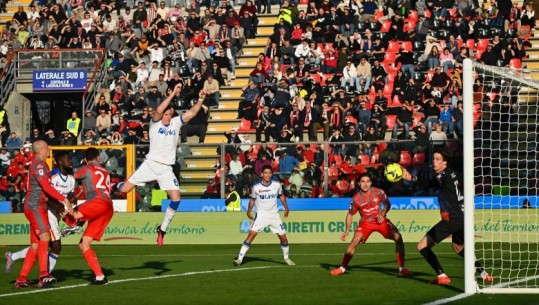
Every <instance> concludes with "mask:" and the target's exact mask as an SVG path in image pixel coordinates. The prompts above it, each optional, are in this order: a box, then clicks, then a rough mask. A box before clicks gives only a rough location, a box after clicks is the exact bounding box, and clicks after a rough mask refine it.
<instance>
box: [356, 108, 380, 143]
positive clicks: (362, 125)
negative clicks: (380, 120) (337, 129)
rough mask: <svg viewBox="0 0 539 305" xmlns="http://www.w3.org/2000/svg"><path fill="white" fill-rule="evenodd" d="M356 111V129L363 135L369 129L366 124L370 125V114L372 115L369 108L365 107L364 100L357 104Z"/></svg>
mask: <svg viewBox="0 0 539 305" xmlns="http://www.w3.org/2000/svg"><path fill="white" fill-rule="evenodd" d="M356 113H357V114H358V121H357V130H358V131H359V132H361V133H362V134H363V135H365V134H367V133H368V130H369V129H370V128H367V126H369V125H370V121H371V116H372V112H371V109H368V108H367V103H366V102H365V101H361V102H360V103H359V105H358V106H357V107H356ZM375 134H376V133H375Z"/></svg>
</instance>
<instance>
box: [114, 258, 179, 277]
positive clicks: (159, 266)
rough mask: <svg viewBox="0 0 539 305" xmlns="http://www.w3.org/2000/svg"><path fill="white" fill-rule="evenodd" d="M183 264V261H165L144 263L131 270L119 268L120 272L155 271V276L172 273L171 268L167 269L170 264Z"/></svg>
mask: <svg viewBox="0 0 539 305" xmlns="http://www.w3.org/2000/svg"><path fill="white" fill-rule="evenodd" d="M181 262H183V261H182V260H175V261H168V262H163V261H149V262H144V264H143V265H142V266H138V267H130V268H117V269H119V270H152V269H153V270H155V273H154V274H155V275H162V274H164V273H166V272H169V271H172V269H170V268H169V267H167V265H168V264H173V263H181Z"/></svg>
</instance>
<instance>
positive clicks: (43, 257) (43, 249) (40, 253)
mask: <svg viewBox="0 0 539 305" xmlns="http://www.w3.org/2000/svg"><path fill="white" fill-rule="evenodd" d="M37 261H38V263H39V276H40V277H41V276H45V275H47V274H49V242H48V241H39V243H38V244H37Z"/></svg>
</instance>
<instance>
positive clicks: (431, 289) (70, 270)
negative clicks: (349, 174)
mask: <svg viewBox="0 0 539 305" xmlns="http://www.w3.org/2000/svg"><path fill="white" fill-rule="evenodd" d="M406 246H407V249H406V250H407V251H408V255H407V267H408V268H409V269H410V270H412V271H414V273H415V274H414V276H413V277H410V278H401V277H398V276H396V275H397V266H396V259H395V255H394V246H393V245H391V244H366V245H360V246H359V247H358V251H357V254H356V256H355V257H354V259H353V260H352V262H351V265H350V268H349V271H348V272H347V273H346V274H345V275H343V276H340V277H332V276H330V275H329V271H330V270H331V269H332V268H334V267H336V266H338V265H339V264H340V262H341V258H342V253H343V251H344V248H345V245H344V244H338V245H337V244H300V245H291V247H290V251H291V254H290V257H291V258H292V259H293V260H294V261H295V262H296V264H297V265H296V266H286V265H284V263H283V262H282V254H281V250H280V247H279V245H278V244H277V243H276V244H274V245H259V244H256V242H255V243H254V244H253V246H252V247H251V250H250V251H249V252H248V253H247V257H246V258H245V260H244V264H243V265H241V266H240V267H233V266H232V259H233V258H234V257H235V256H236V255H237V252H238V250H239V245H217V246H216V245H202V246H167V245H166V246H164V247H162V248H159V247H157V246H99V245H96V246H95V250H96V253H97V255H98V257H99V259H100V262H101V265H102V266H103V268H104V271H105V274H106V275H107V277H108V279H109V281H110V282H109V285H107V286H102V287H94V286H86V284H87V283H88V282H89V281H90V280H91V279H92V278H93V275H92V273H91V271H90V270H89V267H88V266H87V265H86V262H85V261H84V259H83V258H82V256H81V255H80V253H79V251H78V248H77V247H73V246H65V247H64V249H63V252H62V255H61V257H60V260H59V261H58V264H57V268H56V270H55V271H54V274H55V275H56V276H57V277H58V278H59V279H60V280H61V282H60V283H59V284H57V285H56V288H54V289H47V290H39V289H24V290H16V289H14V288H13V283H14V281H15V279H16V277H17V275H18V272H19V271H20V268H21V265H22V261H17V262H16V264H15V267H14V269H13V272H12V273H11V274H3V273H2V275H0V278H1V279H2V280H1V281H0V304H55V305H61V304H70V305H83V304H93V305H95V304H114V305H122V304H129V305H135V304H137V305H138V304H221V305H225V304H358V303H359V304H380V305H382V304H399V305H404V304H422V303H427V302H431V301H435V300H439V299H443V298H448V297H452V296H455V295H459V294H461V293H462V292H463V284H464V283H463V260H462V259H461V258H460V257H459V256H457V255H456V254H454V253H452V251H451V249H450V246H449V245H448V244H442V245H439V246H437V247H436V248H435V251H436V253H438V255H439V258H440V261H441V263H442V265H443V266H444V268H445V270H446V273H448V274H449V275H451V278H452V280H453V282H452V283H451V285H450V286H447V287H441V286H432V285H429V284H427V281H428V280H430V279H432V278H433V277H434V276H433V271H432V270H431V269H430V267H429V266H428V265H427V264H426V263H425V261H424V260H423V258H422V257H421V256H420V255H419V254H417V252H416V250H415V249H414V248H415V245H413V244H407V245H406ZM0 250H4V251H16V250H19V248H16V247H5V248H2V249H0ZM36 264H37V263H36ZM34 269H37V266H35V267H34ZM36 272H37V271H36V270H34V271H33V273H32V274H31V279H35V278H36V277H37V273H36ZM59 288H60V289H59ZM61 288H63V289H61ZM29 292H35V293H29ZM480 302H489V304H538V303H539V296H538V295H477V296H473V297H469V298H466V299H464V300H460V301H456V302H453V303H451V304H478V303H480Z"/></svg>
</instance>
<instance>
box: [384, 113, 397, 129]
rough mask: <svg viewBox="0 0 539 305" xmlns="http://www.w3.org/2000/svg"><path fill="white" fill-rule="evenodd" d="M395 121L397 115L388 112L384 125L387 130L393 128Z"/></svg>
mask: <svg viewBox="0 0 539 305" xmlns="http://www.w3.org/2000/svg"><path fill="white" fill-rule="evenodd" d="M396 122H397V116H396V115H394V114H390V115H388V116H386V125H387V130H393V127H395V123H396Z"/></svg>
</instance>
